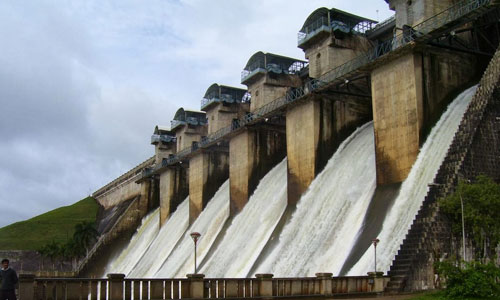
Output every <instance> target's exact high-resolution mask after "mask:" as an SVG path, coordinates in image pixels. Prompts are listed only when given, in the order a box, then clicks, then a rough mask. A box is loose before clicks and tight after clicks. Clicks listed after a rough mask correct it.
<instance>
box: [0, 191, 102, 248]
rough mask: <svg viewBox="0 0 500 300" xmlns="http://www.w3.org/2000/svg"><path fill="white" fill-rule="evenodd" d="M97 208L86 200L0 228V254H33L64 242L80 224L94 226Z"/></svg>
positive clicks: (93, 200) (92, 201)
mask: <svg viewBox="0 0 500 300" xmlns="http://www.w3.org/2000/svg"><path fill="white" fill-rule="evenodd" d="M98 208H99V205H98V204H97V202H96V200H95V199H94V198H91V197H87V198H85V199H83V200H80V201H78V202H77V203H75V204H73V205H69V206H63V207H60V208H57V209H54V210H52V211H49V212H47V213H44V214H41V215H39V216H36V217H34V218H31V219H29V220H26V221H22V222H17V223H13V224H10V225H8V226H5V227H2V228H0V250H37V249H40V248H41V247H42V246H43V245H45V244H47V243H49V242H51V241H56V242H61V243H62V242H65V241H66V240H68V239H69V238H71V237H72V236H73V232H74V227H75V225H76V224H78V223H80V222H82V221H90V222H95V220H96V215H97V210H98Z"/></svg>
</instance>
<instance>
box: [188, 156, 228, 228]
mask: <svg viewBox="0 0 500 300" xmlns="http://www.w3.org/2000/svg"><path fill="white" fill-rule="evenodd" d="M228 177H229V157H228V152H227V148H226V150H224V149H212V150H204V151H202V152H200V153H197V154H196V155H195V156H193V157H192V158H191V159H190V160H189V224H193V222H194V221H195V220H196V218H197V217H198V216H199V215H200V213H201V212H202V210H203V208H205V206H206V205H207V203H208V201H209V200H210V199H211V198H212V196H213V195H214V194H215V192H217V190H218V189H219V187H220V186H221V185H222V184H223V183H224V182H225V181H226V180H227V178H228Z"/></svg>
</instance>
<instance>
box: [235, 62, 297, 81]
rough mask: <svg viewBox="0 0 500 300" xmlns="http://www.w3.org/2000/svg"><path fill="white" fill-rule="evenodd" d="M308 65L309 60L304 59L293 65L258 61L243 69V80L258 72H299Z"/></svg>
mask: <svg viewBox="0 0 500 300" xmlns="http://www.w3.org/2000/svg"><path fill="white" fill-rule="evenodd" d="M306 66H307V62H303V61H296V62H294V63H292V64H291V65H288V64H276V63H268V64H264V61H257V62H255V63H254V64H252V65H251V66H249V67H248V68H246V69H245V70H243V71H241V82H245V81H246V80H248V79H249V78H251V77H252V76H254V75H255V74H257V73H267V72H274V73H278V74H280V73H284V74H297V73H299V72H300V71H301V70H302V69H303V68H304V67H306Z"/></svg>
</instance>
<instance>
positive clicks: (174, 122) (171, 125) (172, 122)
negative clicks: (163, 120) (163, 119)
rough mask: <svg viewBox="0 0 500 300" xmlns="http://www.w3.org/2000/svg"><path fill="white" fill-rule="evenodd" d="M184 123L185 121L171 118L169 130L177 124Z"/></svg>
mask: <svg viewBox="0 0 500 300" xmlns="http://www.w3.org/2000/svg"><path fill="white" fill-rule="evenodd" d="M184 124H186V121H179V120H172V121H170V128H171V129H170V130H174V129H175V128H177V126H181V125H184Z"/></svg>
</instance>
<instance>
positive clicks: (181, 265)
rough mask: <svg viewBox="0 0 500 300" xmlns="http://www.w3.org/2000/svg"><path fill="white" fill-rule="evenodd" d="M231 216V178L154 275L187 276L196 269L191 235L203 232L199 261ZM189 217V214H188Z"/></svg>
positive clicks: (199, 247) (167, 276)
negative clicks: (194, 232)
mask: <svg viewBox="0 0 500 300" xmlns="http://www.w3.org/2000/svg"><path fill="white" fill-rule="evenodd" d="M228 217H229V179H228V180H226V182H225V183H224V184H223V185H222V186H221V187H220V188H219V190H218V191H217V192H216V193H215V195H214V197H213V198H212V199H211V200H210V201H209V202H208V204H207V206H206V207H205V208H204V209H203V211H202V212H201V214H200V215H199V216H198V218H197V219H196V221H194V223H193V225H192V226H191V227H190V228H189V229H188V230H187V231H186V233H185V234H184V236H183V237H182V239H181V241H180V243H179V244H178V245H177V246H176V247H175V249H174V251H173V252H172V253H171V254H170V256H169V257H168V258H167V260H166V261H165V263H164V264H163V265H162V266H161V268H160V269H159V270H158V272H156V274H155V275H154V277H162V278H164V277H166V278H172V277H185V276H186V274H188V273H193V271H194V260H193V248H194V245H193V240H192V239H191V236H190V235H189V234H190V233H191V232H193V231H196V232H199V233H200V234H201V238H200V239H199V240H198V246H197V247H198V249H197V254H198V262H200V261H202V260H203V258H204V257H205V256H206V255H207V254H208V251H209V250H210V249H211V247H212V244H213V243H214V241H215V239H216V238H217V236H218V235H219V233H220V232H221V230H222V228H223V227H224V223H225V222H226V220H227V218H228ZM186 218H187V216H186Z"/></svg>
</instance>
